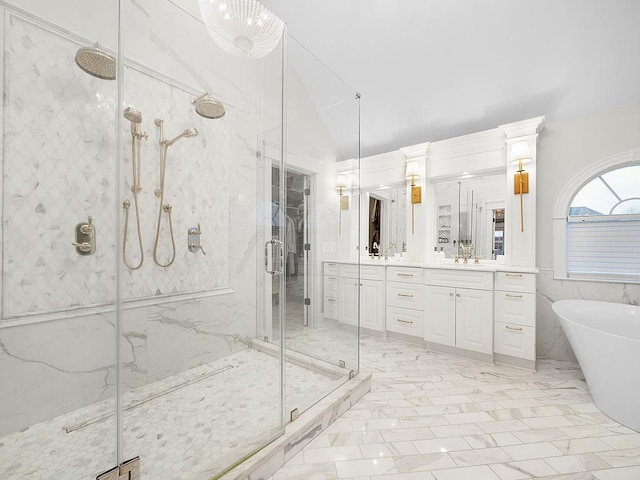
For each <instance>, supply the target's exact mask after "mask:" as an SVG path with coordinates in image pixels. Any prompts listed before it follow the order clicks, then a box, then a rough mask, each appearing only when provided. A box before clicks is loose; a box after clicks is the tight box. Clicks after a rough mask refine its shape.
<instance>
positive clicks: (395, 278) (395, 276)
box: [387, 267, 424, 283]
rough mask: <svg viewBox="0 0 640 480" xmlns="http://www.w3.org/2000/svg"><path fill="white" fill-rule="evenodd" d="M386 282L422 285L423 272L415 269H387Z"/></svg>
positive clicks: (420, 269)
mask: <svg viewBox="0 0 640 480" xmlns="http://www.w3.org/2000/svg"><path fill="white" fill-rule="evenodd" d="M387 281H388V282H411V283H422V282H423V281H424V270H422V268H416V267H387Z"/></svg>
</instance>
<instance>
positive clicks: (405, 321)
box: [396, 318, 413, 323]
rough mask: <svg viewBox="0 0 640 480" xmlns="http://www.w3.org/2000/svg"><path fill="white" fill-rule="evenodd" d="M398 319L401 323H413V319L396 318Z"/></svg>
mask: <svg viewBox="0 0 640 480" xmlns="http://www.w3.org/2000/svg"><path fill="white" fill-rule="evenodd" d="M396 321H398V322H400V323H413V320H403V319H401V318H396Z"/></svg>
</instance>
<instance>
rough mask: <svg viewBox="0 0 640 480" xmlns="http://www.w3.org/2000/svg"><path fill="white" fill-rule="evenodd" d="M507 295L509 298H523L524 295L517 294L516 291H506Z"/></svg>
mask: <svg viewBox="0 0 640 480" xmlns="http://www.w3.org/2000/svg"><path fill="white" fill-rule="evenodd" d="M505 296H507V297H509V298H522V295H516V294H515V293H505Z"/></svg>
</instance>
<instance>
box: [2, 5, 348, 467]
mask: <svg viewBox="0 0 640 480" xmlns="http://www.w3.org/2000/svg"><path fill="white" fill-rule="evenodd" d="M203 3H211V4H213V3H216V2H198V1H196V0H160V1H153V2H151V1H143V2H140V1H137V0H120V1H118V0H87V1H84V2H77V1H74V0H59V1H56V2H50V1H48V0H26V1H25V0H20V1H18V0H12V1H9V0H7V1H0V15H1V16H2V29H3V32H2V33H3V35H2V36H1V40H0V41H1V42H2V46H3V48H2V55H3V62H2V63H1V65H2V73H3V75H2V79H1V81H2V91H3V104H2V109H1V120H2V123H1V124H2V129H3V146H2V147H3V148H2V171H3V177H2V178H3V180H2V183H1V186H0V188H1V190H0V194H1V195H0V197H1V199H2V200H1V201H2V240H1V241H2V244H1V247H2V287H1V288H2V296H1V299H0V301H1V304H0V307H1V312H2V316H1V317H0V384H1V385H2V388H1V389H0V478H2V479H4V478H7V479H9V478H59V477H60V478H77V479H80V478H84V479H93V478H98V479H101V480H104V479H114V478H115V479H117V478H119V475H126V474H127V472H132V478H134V476H133V472H138V471H139V473H140V475H141V478H143V479H149V480H151V479H158V478H176V479H178V478H183V479H209V478H217V477H220V476H221V475H223V474H224V473H225V472H227V471H229V470H230V469H231V468H233V467H234V466H235V465H237V464H238V463H240V462H242V461H243V460H244V459H246V458H248V457H249V456H251V455H252V454H253V453H255V452H256V451H258V450H259V449H261V448H263V447H264V446H265V445H267V444H269V443H270V442H271V441H273V440H274V439H275V438H277V437H278V436H280V435H282V434H283V432H284V429H285V425H286V423H287V422H288V421H290V420H291V418H292V416H291V410H294V409H297V411H298V413H300V412H302V411H304V410H305V409H306V408H308V407H309V406H310V405H312V404H313V403H314V402H316V401H317V400H318V399H320V398H322V397H323V396H325V395H327V394H328V393H329V392H330V391H332V390H333V389H335V388H336V387H337V386H338V385H340V384H341V383H343V382H345V381H347V380H348V378H349V376H350V375H352V372H357V370H358V360H357V348H358V347H357V342H358V336H357V330H355V331H351V332H349V334H350V336H349V337H344V336H343V341H344V343H343V344H342V346H341V347H340V348H341V351H340V354H339V355H337V356H326V357H322V354H320V353H314V352H313V351H309V349H308V348H307V347H308V345H307V346H305V345H304V342H302V344H299V345H298V346H296V347H293V336H292V335H290V336H289V338H287V332H288V327H287V324H288V323H290V324H293V323H296V325H297V324H298V320H299V318H298V317H297V315H298V314H296V313H293V310H295V309H293V308H292V309H291V312H288V311H287V309H288V304H287V299H286V292H287V285H286V282H287V275H286V271H285V269H286V265H285V260H284V259H285V255H287V254H288V251H287V246H289V248H291V243H290V240H289V242H288V240H287V226H286V220H283V221H280V220H279V217H278V215H277V208H276V207H278V206H280V205H282V206H284V205H286V202H287V200H286V197H287V191H286V182H285V181H282V182H279V183H278V184H277V185H278V186H277V188H275V189H274V188H273V187H272V185H273V172H274V171H277V172H278V173H277V175H279V176H280V179H284V175H285V172H286V171H287V170H288V169H289V170H290V169H291V168H294V169H298V170H300V168H301V167H300V165H301V163H300V162H298V161H294V162H290V161H289V160H288V156H289V152H292V154H295V152H294V150H295V148H294V144H293V143H292V139H296V138H299V137H297V136H296V135H297V133H296V130H295V129H293V128H292V127H291V125H290V123H291V120H290V119H289V120H288V119H287V113H288V112H289V111H290V109H293V111H296V105H297V104H298V102H302V100H304V101H307V100H308V98H307V97H306V95H307V93H304V94H302V93H300V92H301V91H303V92H306V89H307V86H306V85H305V83H304V81H296V82H293V81H291V80H288V78H289V77H290V76H291V75H294V74H292V73H291V72H292V71H293V69H294V68H296V64H295V60H294V57H293V55H292V54H290V53H289V51H288V48H289V47H288V46H287V44H288V43H291V42H288V40H287V39H288V38H289V37H288V35H287V33H286V28H285V29H284V31H283V34H282V36H281V37H280V39H279V41H278V42H277V44H276V45H275V46H274V47H273V49H272V50H271V51H270V52H268V53H261V54H260V55H252V54H242V52H240V54H238V52H231V51H230V49H229V48H225V46H224V45H223V46H221V44H220V43H219V41H218V40H219V37H220V35H219V32H216V31H214V30H212V27H210V26H207V25H206V24H205V22H203V19H202V18H203V17H202V14H203V11H202V9H201V4H203ZM216 5H217V8H222V7H221V6H222V5H224V2H218V3H216ZM202 8H204V7H202ZM289 56H291V59H292V60H291V62H288V58H289ZM301 66H303V65H301ZM316 66H317V68H319V69H322V68H324V67H322V66H321V65H320V64H317V65H316ZM332 81H333V83H330V84H328V85H330V86H329V87H328V88H327V91H328V92H329V93H330V94H329V97H330V98H326V99H324V100H321V101H320V103H318V104H316V105H315V106H311V105H312V104H307V103H305V105H306V106H305V115H304V116H305V117H306V118H311V117H313V118H314V122H317V124H316V125H315V126H314V127H313V128H314V129H315V130H314V129H309V128H307V129H306V135H310V136H311V138H312V139H315V141H316V142H321V143H322V142H327V144H330V140H329V139H327V138H326V137H325V136H322V135H324V133H322V135H320V134H318V133H317V132H324V130H323V128H324V127H322V126H323V125H325V124H326V122H327V121H331V119H330V115H329V116H327V115H325V113H324V112H326V111H327V109H326V108H325V104H324V103H323V102H325V101H328V100H330V102H328V103H327V104H326V105H333V107H332V108H333V110H332V113H333V114H336V115H347V116H349V118H353V119H354V121H357V114H356V112H357V109H358V105H357V103H358V102H357V100H354V99H353V98H352V99H350V100H347V98H348V96H346V95H344V91H345V88H346V87H345V86H344V85H343V84H342V82H341V81H340V80H339V79H336V78H334V79H333V80H332ZM293 84H295V86H296V89H295V90H292V88H291V87H292V85H293ZM331 85H337V86H336V87H335V89H334V88H333V87H331ZM336 96H339V97H340V102H341V103H340V104H339V105H338V106H336V102H335V101H334V100H333V98H334V97H336ZM301 99H302V100H301ZM300 104H302V103H300ZM298 110H300V109H298ZM294 120H295V121H301V120H300V118H297V119H294ZM357 129H358V125H357V123H356V124H354V132H355V135H354V145H356V144H357V141H358V140H357V138H358V137H357ZM288 131H290V132H292V133H291V135H290V136H287V132H288ZM305 141H309V138H306V139H305ZM298 153H299V152H298ZM305 158H306V160H307V161H308V162H307V163H306V164H305V165H307V167H305V168H306V170H305V168H303V170H304V172H302V173H304V174H306V175H307V176H308V177H309V178H313V179H314V181H316V182H317V190H316V192H317V193H316V195H317V198H322V199H330V198H331V194H333V193H335V189H333V187H332V185H330V184H329V183H328V182H327V181H326V178H325V177H326V174H322V173H319V172H320V169H319V168H317V167H314V166H312V165H313V163H314V161H316V160H319V159H318V158H314V157H313V156H306V157H305ZM322 160H323V161H327V162H328V161H329V158H323V159H322ZM334 160H335V159H334ZM334 163H335V162H334ZM334 168H335V167H334ZM328 175H329V176H330V175H331V174H328ZM327 178H328V177H327ZM318 179H322V180H321V181H318ZM329 192H331V193H329ZM327 201H329V200H327ZM310 205H311V206H312V207H313V208H316V210H315V212H316V213H315V217H313V218H309V219H308V220H309V223H308V225H309V227H308V228H309V230H310V231H313V232H324V233H321V234H320V233H317V235H319V236H318V238H319V239H320V241H324V242H329V241H330V240H331V238H330V237H331V235H335V234H337V229H335V228H334V227H336V220H335V219H336V218H337V214H338V212H337V208H335V212H334V213H325V214H322V215H320V210H322V209H324V208H325V205H324V204H323V203H322V202H320V203H318V202H316V203H313V201H311V202H310ZM310 208H311V207H310ZM310 211H313V210H310ZM274 213H275V216H274ZM314 234H316V233H314ZM303 248H304V245H303ZM320 268H321V267H320V256H319V255H316V256H311V257H309V275H310V276H309V277H308V281H309V284H310V285H312V287H311V288H310V290H309V293H308V295H309V296H308V297H306V298H309V299H310V301H311V302H312V304H314V303H313V302H315V301H316V300H317V297H318V295H319V294H321V290H318V286H317V281H316V280H313V278H314V276H316V277H319V275H321V273H320V271H319V269H320ZM318 304H319V303H318ZM312 318H313V321H312V323H310V324H308V325H306V326H305V327H304V328H308V329H309V331H311V330H313V331H314V333H315V334H316V335H317V336H316V337H314V338H316V339H317V340H318V342H320V343H322V342H327V340H326V338H327V337H326V336H325V337H323V327H324V322H323V319H322V312H321V311H315V312H314V313H313V315H312ZM345 338H346V340H345ZM290 344H292V345H290ZM318 357H321V358H318ZM337 357H340V358H339V360H342V361H343V363H342V364H339V362H338V361H337V360H336V358H337ZM329 365H330V366H329ZM340 365H342V366H340ZM310 379H313V383H314V384H315V385H321V387H320V388H316V389H314V390H312V391H310V390H309V389H308V384H309V381H310Z"/></svg>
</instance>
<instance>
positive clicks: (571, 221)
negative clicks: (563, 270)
mask: <svg viewBox="0 0 640 480" xmlns="http://www.w3.org/2000/svg"><path fill="white" fill-rule="evenodd" d="M567 274H568V276H569V277H574V278H575V277H583V278H584V277H589V278H602V279H612V280H614V279H615V280H623V281H633V282H637V281H640V217H639V216H638V215H615V216H613V215H602V216H597V217H594V216H587V217H580V216H575V217H569V218H568V221H567Z"/></svg>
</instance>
